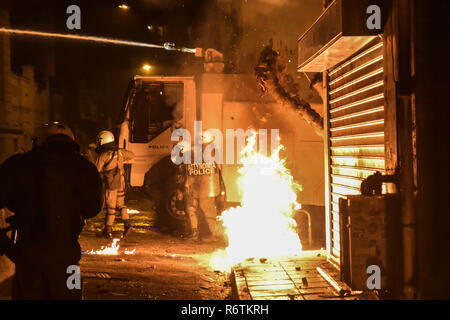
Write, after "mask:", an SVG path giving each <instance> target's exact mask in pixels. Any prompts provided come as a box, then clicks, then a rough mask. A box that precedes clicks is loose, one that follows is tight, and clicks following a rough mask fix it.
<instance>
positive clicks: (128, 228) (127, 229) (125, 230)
mask: <svg viewBox="0 0 450 320" xmlns="http://www.w3.org/2000/svg"><path fill="white" fill-rule="evenodd" d="M130 231H131V223H130V221H129V220H124V221H123V237H124V238H125V237H126V236H127V235H128V234H130Z"/></svg>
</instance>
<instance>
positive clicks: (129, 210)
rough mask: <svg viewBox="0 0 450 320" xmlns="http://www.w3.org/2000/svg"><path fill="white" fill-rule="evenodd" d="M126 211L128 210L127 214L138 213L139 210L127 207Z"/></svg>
mask: <svg viewBox="0 0 450 320" xmlns="http://www.w3.org/2000/svg"><path fill="white" fill-rule="evenodd" d="M127 211H128V214H131V213H140V211H139V210H135V209H127Z"/></svg>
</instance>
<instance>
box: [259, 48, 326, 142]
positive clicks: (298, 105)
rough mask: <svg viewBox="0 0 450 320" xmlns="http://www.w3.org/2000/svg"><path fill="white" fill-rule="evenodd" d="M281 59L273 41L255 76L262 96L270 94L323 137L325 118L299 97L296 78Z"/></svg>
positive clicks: (261, 58)
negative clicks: (280, 61)
mask: <svg viewBox="0 0 450 320" xmlns="http://www.w3.org/2000/svg"><path fill="white" fill-rule="evenodd" d="M279 57H280V54H279V52H277V51H276V50H274V49H273V42H272V41H270V42H269V44H268V45H267V46H265V47H264V49H263V51H262V52H261V55H260V58H259V62H258V65H257V66H256V67H255V75H256V79H257V81H258V84H259V85H260V87H261V92H262V94H263V95H264V94H267V93H269V94H270V95H271V96H272V97H273V98H274V99H275V100H276V101H277V102H278V103H279V104H280V105H282V106H284V107H288V108H292V109H294V110H295V111H296V112H297V113H298V114H299V116H300V117H302V118H303V119H305V121H306V122H307V123H308V124H309V125H310V126H312V127H313V129H314V130H315V132H316V133H317V134H318V135H319V136H321V137H322V136H323V118H322V117H321V116H320V115H319V114H318V113H317V112H316V111H315V110H314V109H313V108H311V105H310V104H309V103H308V102H306V101H305V100H304V99H303V98H301V97H300V96H299V94H298V87H297V84H296V82H295V80H294V78H293V77H292V76H291V75H290V74H289V73H288V72H287V66H286V65H284V66H283V65H282V64H281V63H279Z"/></svg>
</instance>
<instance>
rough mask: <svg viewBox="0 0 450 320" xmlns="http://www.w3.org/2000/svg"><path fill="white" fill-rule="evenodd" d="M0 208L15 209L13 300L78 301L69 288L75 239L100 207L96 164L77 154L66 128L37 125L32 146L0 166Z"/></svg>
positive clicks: (78, 252) (78, 253)
mask: <svg viewBox="0 0 450 320" xmlns="http://www.w3.org/2000/svg"><path fill="white" fill-rule="evenodd" d="M0 179H1V181H2V184H0V208H8V209H9V210H10V211H12V212H14V216H13V221H12V222H13V223H12V224H13V227H14V228H15V229H16V230H17V236H16V239H15V241H13V240H11V248H12V250H11V251H10V252H9V256H10V257H11V258H12V259H13V262H14V263H15V266H16V267H15V276H14V281H13V293H12V297H13V298H14V299H81V297H82V288H81V287H73V288H69V286H68V285H67V280H68V276H69V274H67V270H68V268H69V267H71V268H72V269H71V270H74V269H73V268H74V267H75V268H76V267H77V265H78V263H79V260H80V257H81V249H80V245H79V243H78V237H79V235H80V233H81V231H82V228H83V226H84V221H85V219H87V218H91V217H94V216H96V215H97V214H98V213H99V212H100V210H101V208H102V204H103V203H102V184H101V179H100V175H99V174H98V172H97V170H96V167H95V166H94V165H93V164H92V163H90V162H89V161H88V160H86V159H85V158H84V157H83V156H82V155H81V154H80V148H79V146H78V144H77V143H76V142H75V141H74V135H73V133H72V131H71V130H70V128H69V127H68V126H67V125H65V124H63V123H60V122H53V123H49V124H45V125H43V126H40V127H38V128H36V130H35V132H34V134H33V149H32V150H31V151H29V152H26V153H20V154H16V155H14V156H12V157H10V158H9V159H7V160H6V161H4V162H3V163H2V164H1V165H0Z"/></svg>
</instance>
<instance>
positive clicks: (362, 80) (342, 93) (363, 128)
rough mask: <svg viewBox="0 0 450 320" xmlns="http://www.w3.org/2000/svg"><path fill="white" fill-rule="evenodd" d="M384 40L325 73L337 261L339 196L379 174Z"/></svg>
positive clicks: (333, 252) (332, 231) (331, 211)
mask: <svg viewBox="0 0 450 320" xmlns="http://www.w3.org/2000/svg"><path fill="white" fill-rule="evenodd" d="M384 105H385V100H384V83H383V42H382V40H381V39H376V40H375V41H374V42H372V43H371V44H370V45H369V46H368V47H367V48H365V49H364V50H362V51H361V52H360V53H358V54H356V55H355V56H353V57H351V58H349V59H348V60H346V61H344V62H343V63H341V64H339V65H338V66H336V67H334V68H333V69H331V70H329V71H328V110H327V111H328V128H329V132H328V137H329V141H328V147H329V150H328V154H329V162H328V163H329V165H330V167H329V171H328V172H329V186H328V188H329V195H330V199H329V200H330V207H329V208H328V210H327V211H328V212H327V214H329V219H330V220H329V221H330V240H331V243H330V246H331V257H332V258H335V260H336V261H339V256H340V239H339V205H338V203H339V198H340V197H345V196H346V195H353V194H360V191H359V188H360V185H361V181H362V180H363V179H364V178H366V177H367V176H368V175H370V174H373V173H374V172H376V171H380V172H382V173H383V172H384V169H385V166H384Z"/></svg>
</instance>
